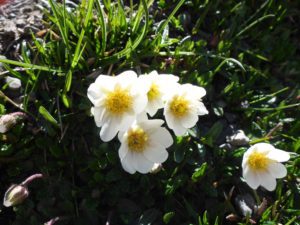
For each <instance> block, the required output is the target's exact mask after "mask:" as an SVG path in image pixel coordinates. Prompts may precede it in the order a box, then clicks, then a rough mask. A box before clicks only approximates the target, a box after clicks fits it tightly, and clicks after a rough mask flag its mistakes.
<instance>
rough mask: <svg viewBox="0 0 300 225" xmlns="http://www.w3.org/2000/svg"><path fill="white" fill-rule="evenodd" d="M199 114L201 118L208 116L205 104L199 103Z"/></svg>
mask: <svg viewBox="0 0 300 225" xmlns="http://www.w3.org/2000/svg"><path fill="white" fill-rule="evenodd" d="M197 114H198V115H199V116H203V115H206V114H208V111H207V109H206V107H205V105H204V104H203V102H199V103H198V108H197Z"/></svg>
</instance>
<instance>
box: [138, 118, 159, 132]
mask: <svg viewBox="0 0 300 225" xmlns="http://www.w3.org/2000/svg"><path fill="white" fill-rule="evenodd" d="M139 124H140V125H141V126H142V127H143V129H144V130H145V131H146V132H147V133H148V132H150V133H152V132H154V131H156V129H158V128H159V127H161V126H162V125H163V124H164V121H163V120H160V119H156V120H145V121H141V122H139Z"/></svg>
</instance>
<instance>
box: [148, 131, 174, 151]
mask: <svg viewBox="0 0 300 225" xmlns="http://www.w3.org/2000/svg"><path fill="white" fill-rule="evenodd" d="M151 139H152V140H153V141H155V142H158V143H160V144H162V145H163V146H164V147H165V148H168V147H169V146H171V145H172V144H173V138H172V135H171V134H170V133H169V131H168V130H167V129H166V128H163V127H161V128H159V129H156V130H155V131H154V132H153V133H152V134H151Z"/></svg>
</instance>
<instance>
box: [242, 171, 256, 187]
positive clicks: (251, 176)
mask: <svg viewBox="0 0 300 225" xmlns="http://www.w3.org/2000/svg"><path fill="white" fill-rule="evenodd" d="M243 177H244V178H245V180H246V183H247V184H248V185H249V186H250V187H251V188H252V189H257V188H258V186H259V184H260V183H259V179H258V177H257V174H256V173H255V172H254V171H251V170H250V168H249V167H247V166H246V167H245V168H243Z"/></svg>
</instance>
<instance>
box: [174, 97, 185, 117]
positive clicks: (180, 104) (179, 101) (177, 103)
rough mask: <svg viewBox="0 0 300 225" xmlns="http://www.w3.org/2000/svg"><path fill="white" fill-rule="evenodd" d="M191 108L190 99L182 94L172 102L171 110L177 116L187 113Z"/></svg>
mask: <svg viewBox="0 0 300 225" xmlns="http://www.w3.org/2000/svg"><path fill="white" fill-rule="evenodd" d="M188 110H189V101H188V100H186V99H185V98H184V97H182V96H176V97H174V98H173V100H172V101H171V103H170V111H171V113H172V114H173V115H174V116H175V117H182V116H184V115H186V113H187V112H188Z"/></svg>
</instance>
